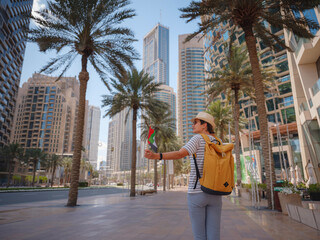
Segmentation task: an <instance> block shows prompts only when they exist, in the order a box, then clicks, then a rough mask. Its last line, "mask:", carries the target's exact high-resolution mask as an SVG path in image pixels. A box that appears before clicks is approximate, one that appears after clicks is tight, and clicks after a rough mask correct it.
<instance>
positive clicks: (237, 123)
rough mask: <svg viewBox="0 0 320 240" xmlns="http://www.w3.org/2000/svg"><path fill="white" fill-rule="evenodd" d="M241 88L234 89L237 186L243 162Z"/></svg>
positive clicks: (239, 184)
mask: <svg viewBox="0 0 320 240" xmlns="http://www.w3.org/2000/svg"><path fill="white" fill-rule="evenodd" d="M238 91H239V90H238V89H235V90H234V116H233V117H234V131H235V133H234V136H235V138H236V139H235V153H236V165H237V186H241V179H242V175H241V162H240V141H239V115H240V113H239V112H240V109H239V103H238V101H239V92H238Z"/></svg>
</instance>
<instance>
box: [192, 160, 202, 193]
mask: <svg viewBox="0 0 320 240" xmlns="http://www.w3.org/2000/svg"><path fill="white" fill-rule="evenodd" d="M192 156H193V160H194V165H195V167H196V173H197V180H196V183H195V184H194V187H193V189H196V187H197V184H198V180H199V179H200V178H201V176H200V171H199V168H198V164H197V159H196V154H193V155H192Z"/></svg>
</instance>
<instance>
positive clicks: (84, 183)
mask: <svg viewBox="0 0 320 240" xmlns="http://www.w3.org/2000/svg"><path fill="white" fill-rule="evenodd" d="M88 185H89V184H88V182H79V187H88Z"/></svg>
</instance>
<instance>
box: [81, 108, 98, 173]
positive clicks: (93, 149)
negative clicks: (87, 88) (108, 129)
mask: <svg viewBox="0 0 320 240" xmlns="http://www.w3.org/2000/svg"><path fill="white" fill-rule="evenodd" d="M86 112H87V124H86V125H87V126H86V128H87V131H86V147H85V148H86V153H87V158H88V160H89V162H90V164H91V165H92V166H93V167H94V168H95V169H97V166H98V145H99V131H100V116H101V111H100V108H99V107H95V106H90V105H89V107H88V109H87V111H86Z"/></svg>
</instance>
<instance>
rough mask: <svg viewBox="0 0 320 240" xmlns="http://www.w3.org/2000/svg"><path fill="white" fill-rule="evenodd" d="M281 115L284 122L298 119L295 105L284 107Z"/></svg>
mask: <svg viewBox="0 0 320 240" xmlns="http://www.w3.org/2000/svg"><path fill="white" fill-rule="evenodd" d="M281 115H282V119H283V121H284V123H292V122H295V121H296V114H295V112H294V108H293V107H291V108H286V109H282V110H281Z"/></svg>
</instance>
